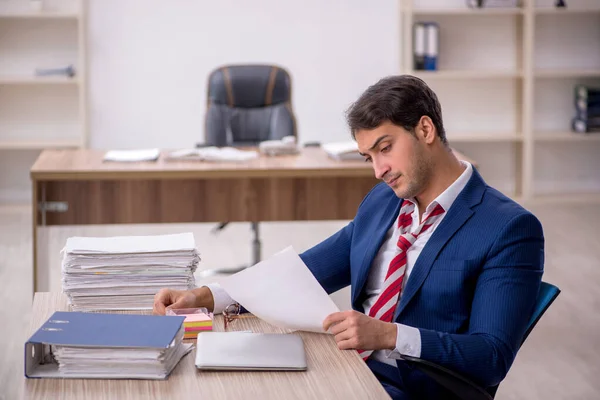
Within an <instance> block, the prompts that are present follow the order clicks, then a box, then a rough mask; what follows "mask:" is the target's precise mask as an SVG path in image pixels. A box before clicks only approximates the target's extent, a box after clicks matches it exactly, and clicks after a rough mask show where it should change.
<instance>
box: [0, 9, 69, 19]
mask: <svg viewBox="0 0 600 400" xmlns="http://www.w3.org/2000/svg"><path fill="white" fill-rule="evenodd" d="M9 18H10V19H74V20H77V19H79V14H77V13H74V12H55V11H37V12H34V11H19V12H0V19H9Z"/></svg>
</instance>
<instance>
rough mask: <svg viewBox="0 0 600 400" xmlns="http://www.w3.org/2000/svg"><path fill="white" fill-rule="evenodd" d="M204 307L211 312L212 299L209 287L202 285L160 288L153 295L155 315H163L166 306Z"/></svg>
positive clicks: (153, 311)
mask: <svg viewBox="0 0 600 400" xmlns="http://www.w3.org/2000/svg"><path fill="white" fill-rule="evenodd" d="M197 307H206V308H207V309H208V310H209V311H211V312H212V310H213V308H214V299H213V296H212V292H211V291H210V289H209V288H207V287H205V286H203V287H199V288H196V289H192V290H174V289H161V290H160V291H159V292H158V293H157V294H156V295H155V296H154V308H153V310H152V313H153V314H155V315H165V313H166V312H167V308H174V309H177V308H197Z"/></svg>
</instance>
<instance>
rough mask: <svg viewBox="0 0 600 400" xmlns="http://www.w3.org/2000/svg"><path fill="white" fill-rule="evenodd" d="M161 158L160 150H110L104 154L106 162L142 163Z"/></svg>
mask: <svg viewBox="0 0 600 400" xmlns="http://www.w3.org/2000/svg"><path fill="white" fill-rule="evenodd" d="M159 156H160V150H159V149H143V150H110V151H107V152H106V154H104V161H115V162H140V161H156V160H158V157H159Z"/></svg>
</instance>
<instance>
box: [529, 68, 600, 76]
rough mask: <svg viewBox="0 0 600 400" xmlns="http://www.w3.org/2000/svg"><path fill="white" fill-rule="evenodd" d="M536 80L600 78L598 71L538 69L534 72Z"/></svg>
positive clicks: (599, 71)
mask: <svg viewBox="0 0 600 400" xmlns="http://www.w3.org/2000/svg"><path fill="white" fill-rule="evenodd" d="M534 76H535V77H536V78H540V79H542V78H595V77H598V78H600V68H598V69H545V70H544V69H538V70H536V71H535V72H534Z"/></svg>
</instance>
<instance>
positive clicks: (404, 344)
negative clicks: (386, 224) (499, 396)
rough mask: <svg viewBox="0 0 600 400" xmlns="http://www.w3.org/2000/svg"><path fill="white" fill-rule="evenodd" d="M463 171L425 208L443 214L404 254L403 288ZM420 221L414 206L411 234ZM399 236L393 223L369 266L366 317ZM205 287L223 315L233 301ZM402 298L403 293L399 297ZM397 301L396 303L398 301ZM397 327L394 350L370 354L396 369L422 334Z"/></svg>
mask: <svg viewBox="0 0 600 400" xmlns="http://www.w3.org/2000/svg"><path fill="white" fill-rule="evenodd" d="M461 163H462V164H463V166H464V167H465V170H464V171H463V173H462V174H461V175H460V176H459V177H458V179H457V180H456V181H454V183H453V184H452V185H450V186H449V187H448V188H447V189H446V190H445V191H444V192H443V193H441V194H440V195H439V196H438V197H436V198H435V200H433V201H432V202H431V203H430V204H429V205H428V206H427V208H426V209H425V214H427V213H429V212H431V211H432V210H433V208H434V207H435V204H439V205H441V206H442V207H443V209H444V211H445V212H444V213H443V214H442V215H441V217H440V218H438V219H437V220H436V222H435V223H434V224H433V225H432V226H431V227H430V228H429V229H428V230H427V231H426V232H423V234H421V235H419V237H418V238H417V240H416V241H415V242H414V243H413V245H412V246H411V247H410V248H409V249H408V251H407V253H406V272H405V276H404V281H403V283H402V284H403V287H404V286H405V285H406V282H407V281H408V279H409V277H410V273H411V271H412V269H413V267H414V265H415V262H416V261H417V258H418V257H419V254H421V251H422V250H423V248H424V247H425V244H426V243H427V241H428V240H429V238H430V237H431V235H432V234H433V232H434V231H435V229H436V228H437V227H438V226H439V224H440V223H441V221H442V220H443V219H444V217H445V215H446V214H447V212H448V210H449V209H450V207H451V206H452V203H454V200H456V198H457V197H458V195H459V193H460V192H461V191H462V190H463V189H464V187H465V186H466V185H467V182H468V181H469V179H470V178H471V175H472V174H473V166H472V165H471V164H469V163H468V162H465V161H461ZM409 200H411V201H412V202H413V203H415V204H417V202H416V200H415V199H409ZM396 219H397V217H396ZM420 221H421V218H420V215H419V207H415V209H414V211H413V215H412V225H411V227H410V231H414V230H415V229H416V228H417V227H418V226H419V223H420ZM399 236H400V229H398V224H397V223H394V224H392V227H391V228H390V229H389V230H388V232H387V233H386V236H385V240H384V242H383V244H382V245H381V248H380V249H379V252H378V253H377V255H376V256H375V258H374V259H373V263H372V264H371V270H370V271H369V276H368V278H367V283H366V287H365V291H366V294H367V299H366V300H365V301H364V303H363V308H364V310H365V314H367V315H368V313H369V309H370V308H371V307H372V306H373V304H375V301H376V300H377V296H378V295H379V293H380V292H381V289H382V288H383V282H384V280H385V275H386V273H387V270H388V267H389V264H390V262H391V261H392V259H393V258H394V257H395V256H396V254H398V246H397V242H398V237H399ZM206 287H208V288H209V289H210V291H211V292H212V295H213V298H214V303H215V305H214V313H215V314H218V313H221V312H223V310H224V309H225V307H227V306H228V305H229V304H231V303H234V300H233V299H232V298H231V297H230V296H229V295H228V294H227V292H225V290H224V289H223V288H222V287H221V286H220V285H219V284H217V283H210V284H207V285H206ZM400 296H402V292H401V294H400ZM398 301H399V300H398ZM396 325H397V335H396V348H395V349H394V350H378V351H374V352H373V354H372V355H371V357H372V358H374V359H376V360H378V361H381V362H384V363H386V364H390V365H393V366H394V367H395V366H396V361H395V359H398V358H400V354H405V355H409V356H413V357H420V355H421V334H420V332H419V330H418V329H417V328H414V327H411V326H407V325H403V324H396Z"/></svg>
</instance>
